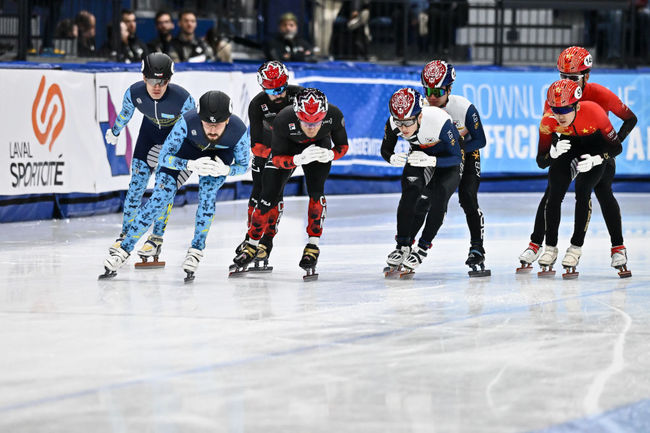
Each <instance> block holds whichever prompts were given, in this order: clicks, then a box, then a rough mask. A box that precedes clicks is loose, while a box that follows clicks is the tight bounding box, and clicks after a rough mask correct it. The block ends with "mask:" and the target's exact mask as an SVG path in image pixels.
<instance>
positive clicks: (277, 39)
mask: <svg viewBox="0 0 650 433" xmlns="http://www.w3.org/2000/svg"><path fill="white" fill-rule="evenodd" d="M313 52H314V49H313V47H312V46H311V44H309V42H307V41H306V40H304V39H303V38H301V37H300V36H299V35H298V18H296V16H295V15H294V14H293V13H291V12H287V13H285V14H282V16H281V17H280V21H279V22H278V32H277V33H276V34H275V36H274V37H273V39H271V40H270V41H268V42H267V44H266V46H265V54H266V59H267V60H279V61H281V62H287V61H288V62H307V61H314V60H315V59H314V57H313Z"/></svg>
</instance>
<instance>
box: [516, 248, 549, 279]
mask: <svg viewBox="0 0 650 433" xmlns="http://www.w3.org/2000/svg"><path fill="white" fill-rule="evenodd" d="M540 254H542V251H541V248H540V245H538V244H536V243H534V242H530V243H529V244H528V248H526V249H525V250H524V252H523V253H521V255H520V256H519V263H521V267H519V268H517V270H516V271H515V272H516V273H517V274H523V273H527V272H530V271H532V270H533V267H532V264H533V262H534V261H535V260H537V258H538V257H539V255H540Z"/></svg>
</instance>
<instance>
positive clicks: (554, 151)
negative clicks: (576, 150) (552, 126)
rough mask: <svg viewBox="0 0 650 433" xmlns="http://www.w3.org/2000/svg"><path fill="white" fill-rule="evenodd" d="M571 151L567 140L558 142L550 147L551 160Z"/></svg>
mask: <svg viewBox="0 0 650 433" xmlns="http://www.w3.org/2000/svg"><path fill="white" fill-rule="evenodd" d="M569 149H571V142H570V141H569V140H560V141H558V142H557V143H555V146H551V151H550V153H551V158H553V159H555V158H557V157H558V156H560V155H563V154H565V153H567V152H568V151H569Z"/></svg>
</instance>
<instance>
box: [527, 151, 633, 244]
mask: <svg viewBox="0 0 650 433" xmlns="http://www.w3.org/2000/svg"><path fill="white" fill-rule="evenodd" d="M603 165H604V168H602V170H603V174H602V177H601V178H600V181H599V182H598V183H597V184H596V186H595V187H594V192H595V193H596V198H597V199H598V203H599V204H600V209H601V212H602V214H603V218H604V219H605V224H606V225H607V231H608V232H609V236H610V240H611V242H612V245H613V246H617V245H623V227H622V224H621V208H620V207H619V205H618V201H616V197H614V192H613V191H612V181H613V180H614V174H615V172H616V163H615V160H613V159H611V160H609V161H607V162H605V163H603ZM597 168H598V167H594V168H593V169H591V170H590V171H589V172H588V173H590V172H591V171H593V170H595V169H597ZM576 181H577V178H576ZM548 191H549V187H548V186H547V187H546V191H544V196H543V197H542V199H541V200H540V202H539V206H538V207H537V214H536V215H535V226H534V227H533V233H531V235H530V241H531V242H534V243H536V244H538V245H541V244H542V242H544V234H545V231H546V226H545V219H544V208H545V207H546V200H547V199H548ZM576 200H577V198H576ZM576 205H577V202H576ZM590 208H591V207H590ZM580 215H582V217H583V218H584V215H585V213H584V211H583V212H582V213H579V212H577V211H576V214H575V217H574V228H575V230H574V233H573V237H572V239H571V243H572V244H573V245H576V246H582V244H583V243H584V235H585V233H582V235H580V236H576V235H577V234H578V233H577V231H579V230H583V231H586V228H587V226H588V224H589V221H585V220H584V219H583V220H578V218H579V217H580ZM587 215H588V216H589V214H587ZM575 242H580V243H579V244H576V243H575Z"/></svg>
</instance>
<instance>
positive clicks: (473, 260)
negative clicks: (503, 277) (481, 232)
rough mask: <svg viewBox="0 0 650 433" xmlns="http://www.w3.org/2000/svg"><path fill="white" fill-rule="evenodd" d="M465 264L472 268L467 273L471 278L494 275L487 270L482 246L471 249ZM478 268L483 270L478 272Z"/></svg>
mask: <svg viewBox="0 0 650 433" xmlns="http://www.w3.org/2000/svg"><path fill="white" fill-rule="evenodd" d="M465 264H466V265H467V266H469V267H470V268H472V270H471V271H469V272H468V273H467V274H468V275H469V276H470V277H489V276H490V275H492V272H491V271H490V270H489V269H485V250H484V249H483V247H482V246H480V245H475V246H472V247H469V254H468V255H467V260H466V261H465ZM477 267H480V268H481V270H480V271H479V270H477V269H476V268H477Z"/></svg>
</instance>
